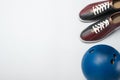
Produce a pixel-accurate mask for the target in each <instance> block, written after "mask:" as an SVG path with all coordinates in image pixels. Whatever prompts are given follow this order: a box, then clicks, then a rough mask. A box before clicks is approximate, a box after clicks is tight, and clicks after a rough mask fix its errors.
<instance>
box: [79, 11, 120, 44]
mask: <svg viewBox="0 0 120 80" xmlns="http://www.w3.org/2000/svg"><path fill="white" fill-rule="evenodd" d="M119 27H120V12H116V13H114V14H112V15H111V16H110V17H108V18H106V19H102V20H100V21H98V22H96V23H94V24H92V25H90V26H89V27H88V28H86V29H85V30H84V31H83V32H82V33H81V35H80V37H81V39H82V40H83V41H84V42H96V41H98V40H101V39H104V38H105V37H107V36H108V35H109V34H110V33H112V32H113V31H115V30H117V29H118V28H119Z"/></svg>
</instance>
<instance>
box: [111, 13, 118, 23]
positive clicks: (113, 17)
mask: <svg viewBox="0 0 120 80" xmlns="http://www.w3.org/2000/svg"><path fill="white" fill-rule="evenodd" d="M111 18H112V22H113V23H115V24H116V23H120V13H117V14H115V15H113V16H112V17H111Z"/></svg>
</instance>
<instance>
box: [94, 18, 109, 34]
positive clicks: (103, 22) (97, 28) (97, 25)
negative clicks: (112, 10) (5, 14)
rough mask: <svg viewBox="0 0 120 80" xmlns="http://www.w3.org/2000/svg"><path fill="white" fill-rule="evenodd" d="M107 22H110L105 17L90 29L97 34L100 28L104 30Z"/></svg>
mask: <svg viewBox="0 0 120 80" xmlns="http://www.w3.org/2000/svg"><path fill="white" fill-rule="evenodd" d="M109 24H110V23H109V20H107V19H106V20H104V21H102V22H100V23H98V24H96V25H94V26H92V29H93V31H94V32H95V33H96V34H97V33H99V32H101V31H102V30H104V29H105V28H106V27H108V25H109Z"/></svg>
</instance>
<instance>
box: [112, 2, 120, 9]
mask: <svg viewBox="0 0 120 80" xmlns="http://www.w3.org/2000/svg"><path fill="white" fill-rule="evenodd" d="M113 6H114V8H120V0H113Z"/></svg>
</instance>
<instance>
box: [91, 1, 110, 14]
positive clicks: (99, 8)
mask: <svg viewBox="0 0 120 80" xmlns="http://www.w3.org/2000/svg"><path fill="white" fill-rule="evenodd" d="M109 8H110V3H109V2H104V3H101V4H99V5H97V6H94V7H93V12H94V15H97V14H100V13H101V12H103V11H105V10H107V9H109Z"/></svg>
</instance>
